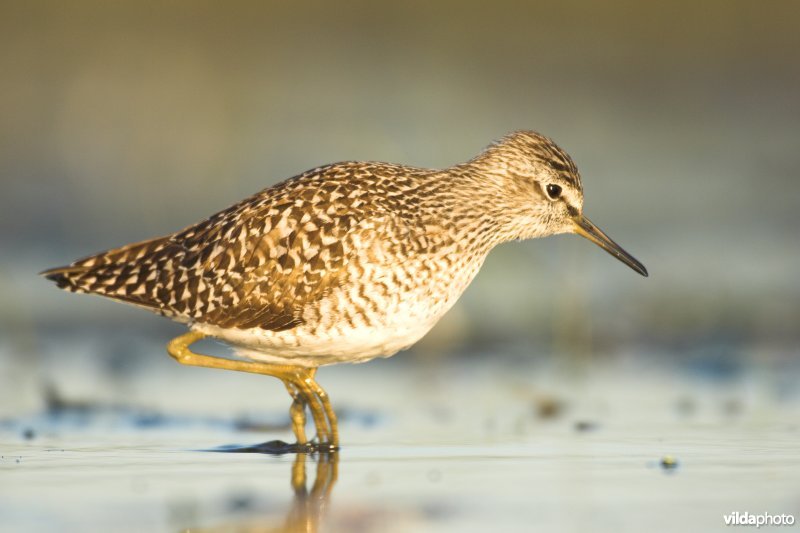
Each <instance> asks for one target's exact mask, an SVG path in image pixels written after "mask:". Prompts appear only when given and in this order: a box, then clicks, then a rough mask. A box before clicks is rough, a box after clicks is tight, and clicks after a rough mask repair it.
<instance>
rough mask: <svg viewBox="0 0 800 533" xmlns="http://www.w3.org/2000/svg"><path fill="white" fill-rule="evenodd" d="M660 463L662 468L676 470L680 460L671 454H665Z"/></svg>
mask: <svg viewBox="0 0 800 533" xmlns="http://www.w3.org/2000/svg"><path fill="white" fill-rule="evenodd" d="M659 464H660V465H661V468H663V469H664V470H675V469H676V468H678V460H677V459H675V458H674V457H672V456H671V455H665V456H664V457H662V458H661V461H660V462H659Z"/></svg>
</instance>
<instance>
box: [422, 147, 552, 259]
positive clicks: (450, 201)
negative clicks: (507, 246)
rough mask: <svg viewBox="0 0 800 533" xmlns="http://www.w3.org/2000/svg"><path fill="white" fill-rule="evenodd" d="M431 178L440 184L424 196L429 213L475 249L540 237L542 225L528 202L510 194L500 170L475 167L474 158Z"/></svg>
mask: <svg viewBox="0 0 800 533" xmlns="http://www.w3.org/2000/svg"><path fill="white" fill-rule="evenodd" d="M433 179H437V180H441V183H440V184H439V185H440V186H439V187H438V188H437V189H438V194H435V195H431V196H430V197H429V198H425V199H423V201H424V202H425V203H426V204H427V205H428V206H429V212H432V213H435V216H436V217H438V218H440V219H441V220H444V221H446V222H447V223H448V224H449V225H450V228H451V231H452V232H453V234H454V236H456V237H457V238H458V240H459V241H460V242H462V243H468V245H469V246H470V247H472V248H473V249H474V251H476V252H483V253H488V252H489V250H491V249H492V248H493V247H494V246H496V245H498V244H500V243H503V242H507V241H512V240H517V239H529V238H534V237H540V236H543V224H541V223H540V222H539V220H538V218H537V217H536V216H535V213H532V212H528V211H526V203H527V202H525V201H524V200H523V199H520V198H516V197H511V196H510V195H509V193H508V188H507V182H506V176H504V175H503V173H502V172H498V171H497V170H493V169H485V168H481V167H478V166H477V165H475V164H474V160H473V161H470V162H468V163H465V164H461V165H456V166H454V167H451V168H448V169H447V170H446V171H444V172H442V173H441V174H438V175H436V176H434V178H433Z"/></svg>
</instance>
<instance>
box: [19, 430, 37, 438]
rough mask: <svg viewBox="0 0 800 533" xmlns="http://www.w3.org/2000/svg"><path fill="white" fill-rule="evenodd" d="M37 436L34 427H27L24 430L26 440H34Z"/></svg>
mask: <svg viewBox="0 0 800 533" xmlns="http://www.w3.org/2000/svg"><path fill="white" fill-rule="evenodd" d="M35 437H36V432H35V431H34V430H33V429H32V428H25V431H23V432H22V438H23V439H25V440H33V439H34V438H35Z"/></svg>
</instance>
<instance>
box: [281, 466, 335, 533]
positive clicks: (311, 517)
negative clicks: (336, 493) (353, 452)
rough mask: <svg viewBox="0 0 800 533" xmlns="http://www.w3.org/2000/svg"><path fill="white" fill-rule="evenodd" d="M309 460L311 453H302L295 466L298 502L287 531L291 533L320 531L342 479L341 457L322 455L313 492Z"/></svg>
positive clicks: (293, 504)
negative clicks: (308, 480) (324, 515)
mask: <svg viewBox="0 0 800 533" xmlns="http://www.w3.org/2000/svg"><path fill="white" fill-rule="evenodd" d="M307 457H308V454H305V453H298V454H297V455H296V456H295V460H294V464H293V465H292V489H293V490H294V500H293V502H292V507H291V509H290V510H289V514H288V515H287V517H286V523H285V525H284V529H283V530H284V531H287V532H289V531H291V532H294V531H306V532H313V531H317V530H318V529H319V522H320V518H321V517H322V515H323V514H324V512H325V509H326V508H327V506H328V500H329V498H330V495H331V492H332V491H333V486H334V484H335V483H336V478H337V476H338V468H339V454H338V453H337V452H331V453H320V454H319V455H318V459H317V475H316V478H315V479H314V484H313V485H312V486H311V490H310V491H309V490H308V486H307V480H306V459H307Z"/></svg>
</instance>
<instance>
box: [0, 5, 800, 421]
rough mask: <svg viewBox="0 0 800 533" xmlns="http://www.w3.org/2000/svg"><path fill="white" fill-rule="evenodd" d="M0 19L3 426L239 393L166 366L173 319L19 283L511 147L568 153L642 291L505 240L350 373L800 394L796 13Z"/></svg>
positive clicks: (215, 12) (83, 8)
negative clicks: (622, 371) (347, 163)
mask: <svg viewBox="0 0 800 533" xmlns="http://www.w3.org/2000/svg"><path fill="white" fill-rule="evenodd" d="M0 11H1V13H2V14H1V16H0V72H2V76H0V124H2V127H1V128H0V301H2V302H3V305H2V306H0V368H2V372H1V373H0V414H2V415H6V416H10V415H13V414H15V413H19V412H33V411H35V410H36V409H38V408H40V407H41V406H43V405H44V403H45V402H46V400H47V398H46V395H43V394H42V391H43V390H49V389H48V387H56V388H58V389H59V390H60V391H62V392H64V391H66V392H65V394H66V393H69V392H70V391H72V393H74V394H76V395H78V396H81V397H92V398H95V397H101V398H103V399H105V400H114V401H117V400H120V399H125V400H131V399H133V401H144V402H152V403H158V402H159V401H160V400H157V399H155V398H159V397H160V396H164V395H167V391H170V390H173V389H172V388H173V387H177V386H179V384H181V383H183V384H184V385H185V386H186V387H187V390H188V388H189V387H190V386H191V383H192V379H194V376H200V375H201V374H202V376H203V379H205V380H207V381H206V383H209V384H210V385H209V386H221V387H223V389H222V390H225V391H227V392H226V393H225V394H231V395H234V391H233V389H235V388H236V387H237V385H236V383H245V381H243V380H246V379H250V378H245V377H242V376H236V377H231V376H226V375H223V374H224V373H210V374H204V373H203V372H205V371H203V370H197V371H196V372H195V371H194V370H193V369H185V368H178V365H175V364H174V363H173V362H172V361H171V360H169V359H168V357H167V356H166V355H165V354H164V353H163V344H164V343H165V342H166V341H167V340H168V339H169V338H170V337H171V336H174V335H177V334H179V333H180V332H181V331H182V327H181V326H179V325H176V324H172V323H170V322H168V321H165V320H163V319H161V318H159V317H156V316H154V315H150V314H149V313H147V312H144V311H141V310H138V309H134V308H130V307H127V306H124V305H120V304H116V303H113V302H110V301H105V300H103V299H101V298H91V297H86V296H76V295H70V294H67V293H64V292H62V291H59V290H57V289H56V288H55V287H54V286H52V285H51V284H50V283H48V282H47V281H46V280H44V279H41V278H39V277H37V275H36V274H37V272H39V271H41V270H43V269H45V268H48V267H52V266H57V265H62V264H67V263H69V262H71V261H72V260H74V259H76V258H78V257H81V256H84V255H88V254H90V253H94V252H97V251H100V250H103V249H107V248H110V247H115V246H118V245H122V244H125V243H128V242H131V241H136V240H142V239H145V238H149V237H152V236H155V235H159V234H165V233H169V232H172V231H175V230H177V229H179V228H182V227H184V226H186V225H188V224H191V223H193V222H196V221H198V220H200V219H202V218H205V217H206V216H208V215H210V214H212V213H214V212H216V211H218V210H220V209H222V208H224V207H226V206H228V205H229V204H231V203H233V202H235V201H236V200H238V199H240V198H243V197H244V196H246V195H249V194H251V193H253V192H255V191H257V190H260V189H261V188H264V187H267V186H269V185H272V184H274V183H276V182H278V181H280V180H283V179H285V178H287V177H290V176H293V175H295V174H297V173H300V172H302V171H304V170H306V169H308V168H311V167H314V166H316V165H320V164H324V163H329V162H333V161H339V160H381V161H390V162H397V163H405V164H410V165H417V166H428V167H446V166H449V165H451V164H454V163H457V162H460V161H464V160H466V159H469V158H470V157H472V156H473V155H475V154H477V153H478V152H479V151H480V150H481V149H482V148H483V147H484V146H486V145H487V144H488V143H489V142H491V141H492V140H494V139H496V138H498V137H500V136H502V135H504V134H505V133H507V132H509V131H512V130H515V129H534V130H537V131H540V132H542V133H544V134H546V135H548V136H550V137H552V138H553V139H555V140H556V142H558V143H559V144H560V145H561V146H562V147H563V148H564V149H565V150H566V151H568V152H569V153H570V154H571V155H572V157H573V158H574V160H575V161H576V163H577V165H578V167H579V169H580V170H581V173H582V176H583V181H584V187H585V196H586V202H585V212H586V214H587V215H588V216H589V217H590V218H591V219H592V220H593V221H594V222H595V223H596V224H597V225H598V226H600V227H601V228H603V229H604V230H605V231H606V232H607V233H608V234H609V235H610V236H611V237H612V238H614V239H615V240H616V241H617V242H619V243H620V244H621V245H622V246H623V247H624V248H626V249H627V250H628V251H629V252H631V253H632V254H633V255H634V256H636V257H637V258H638V259H640V260H641V261H642V262H643V263H644V264H645V265H646V266H647V267H648V269H649V270H650V278H648V279H644V278H641V277H639V276H637V275H636V274H635V273H633V272H632V271H630V270H628V269H627V268H625V267H624V266H623V265H622V264H620V263H618V262H617V261H615V260H614V259H612V258H611V257H609V256H607V255H606V254H604V253H603V252H602V251H601V250H600V249H599V248H597V247H595V246H594V245H592V244H590V243H588V242H586V241H584V240H582V239H580V238H578V237H575V236H559V237H555V238H549V239H544V240H537V241H531V242H525V243H514V244H507V245H503V246H501V247H499V248H498V249H497V250H495V251H494V252H493V254H492V255H491V256H490V257H489V259H488V261H487V262H486V264H485V266H484V268H483V270H482V272H481V274H480V275H479V276H478V277H477V279H476V280H475V282H474V283H473V284H472V286H471V287H470V288H469V290H468V291H467V293H466V294H465V295H464V297H463V298H462V299H461V301H460V302H459V304H458V305H457V306H456V308H454V309H453V311H451V313H450V314H449V315H448V316H447V317H446V318H445V319H444V320H443V321H442V322H441V323H440V324H439V326H437V328H436V329H435V330H434V331H433V332H432V333H431V334H430V335H429V337H427V338H426V339H425V340H424V341H423V342H422V343H420V344H419V345H418V346H417V347H415V348H414V349H413V350H411V353H405V354H400V355H399V356H397V357H395V358H393V359H392V360H391V362H388V361H376V362H375V363H371V364H374V365H377V366H376V367H375V368H376V369H378V370H371V371H370V370H355V368H354V367H353V369H352V370H351V371H352V372H353V374H352V375H353V376H360V375H364V374H359V372H376V373H379V372H380V371H381V369H386V368H389V366H387V365H391V366H390V367H391V368H393V369H409V371H410V372H418V373H420V374H422V373H424V372H426V370H424V369H428V368H431V367H432V366H434V367H435V366H436V365H446V366H447V365H450V366H447V368H450V367H452V366H455V367H456V368H457V367H459V365H462V364H463V365H467V366H469V365H472V364H477V363H474V362H475V361H479V360H482V361H489V362H488V363H485V364H488V365H490V366H491V367H492V368H495V369H500V370H498V371H500V372H502V371H511V372H513V371H514V369H515V368H517V365H519V364H520V362H521V361H534V362H535V361H550V360H552V361H555V362H554V363H553V364H555V365H557V366H560V367H563V368H565V369H567V370H565V371H566V372H567V373H568V374H569V373H572V374H574V373H579V374H580V373H581V372H582V371H583V370H582V369H587V368H593V367H602V366H604V365H606V364H613V363H614V361H616V360H619V359H624V360H627V361H635V362H636V364H637V365H642V366H650V367H653V366H655V367H658V368H662V367H665V366H666V367H670V368H673V369H675V372H677V375H678V376H679V379H678V380H677V381H678V382H680V381H682V380H684V379H688V380H706V381H702V383H707V382H708V383H718V382H719V381H720V380H722V381H725V382H727V383H731V382H733V383H740V382H743V381H747V380H748V379H749V378H750V377H752V376H757V379H758V380H760V381H759V383H761V385H763V388H759V389H758V390H759V391H762V392H764V394H767V395H768V396H770V397H771V398H772V399H774V400H775V401H785V400H787V399H788V400H792V401H794V400H797V399H798V397H799V396H800V395H799V394H798V390H797V386H796V384H797V376H798V375H800V374H798V373H799V372H800V363H798V357H797V356H798V351H799V350H798V346H800V344H799V341H800V328H798V324H800V277H799V273H800V245H799V244H800V243H799V242H798V230H799V229H800V98H798V90H799V89H800V56H799V55H798V51H800V32H798V31H797V26H798V22H800V4H799V3H797V2H791V1H779V0H775V1H772V0H770V1H765V2H751V1H744V0H741V1H740V0H709V1H704V2H695V1H688V0H679V1H673V2H667V3H641V2H632V1H620V0H615V1H610V2H589V1H578V0H566V1H564V0H558V1H555V0H553V1H536V2H464V1H461V2H422V1H418V2H417V1H412V2H391V3H390V2H344V3H339V2H335V3H334V2H318V3H312V2H224V3H223V2H204V1H197V2H182V1H170V2H113V3H109V2H88V1H77V2H36V1H34V2H4V3H3V5H2V7H1V8H0ZM482 364H483V363H482ZM381 365H384V366H381ZM421 369H422V370H421ZM347 371H348V370H343V371H339V370H336V371H333V370H332V372H341V373H338V374H335V376H336V378H335V379H333V383H334V386H333V387H332V388H334V389H336V388H337V387H338V388H339V391H342V390H343V389H346V388H347V386H346V383H348V381H347V380H348V379H349V378H347V377H346V376H347ZM384 371H385V370H384ZM211 374H215V375H214V376H211ZM321 375H324V374H321ZM164 376H167V377H164ZM184 376H188V377H184ZM81 378H82V379H81ZM107 379H110V380H111V381H107ZM159 379H160V381H159ZM254 379H255V378H254ZM336 379H339V380H340V381H336ZM131 380H134V383H136V384H135V385H131ZM136 380H138V381H136ZM322 382H323V384H324V382H325V378H324V377H323V378H322ZM148 383H154V385H147V384H148ZM246 383H247V384H248V385H249V384H250V383H253V384H255V383H256V381H252V382H251V381H246ZM258 383H259V385H258V387H262V388H263V390H265V391H271V392H272V393H271V394H269V395H268V394H266V392H265V398H264V402H263V403H262V404H261V405H262V406H263V405H268V406H270V407H271V408H272V407H274V408H275V409H276V412H280V413H282V410H283V409H284V407H286V406H288V403H287V402H286V398H284V397H283V396H281V393H279V392H278V391H279V390H280V384H279V383H277V381H276V382H275V384H274V385H273V384H269V386H267V385H265V384H264V381H263V380H261V381H258ZM109 384H110V385H111V386H110V387H109V386H107V385H109ZM337 384H338V385H337ZM609 386H610V387H612V388H613V387H614V386H624V383H622V382H620V383H616V384H615V382H613V380H612V381H611V384H610V385H609ZM268 387H273V388H272V389H269V388H268ZM256 389H257V387H256V385H253V386H252V388H251V389H247V390H256ZM745 390H750V389H748V388H747V387H746V386H745ZM331 392H332V395H333V397H334V400H336V392H337V391H336V390H333V391H331ZM340 394H343V393H342V392H340ZM344 394H346V392H344ZM270 396H271V397H274V398H271V397H270ZM353 398H354V401H356V402H359V401H360V402H362V404H369V402H370V401H371V400H369V399H367V398H358V396H355V395H354V396H353ZM216 399H217V400H218V398H216ZM744 401H745V403H746V399H745V400H744ZM169 402H171V403H170V405H172V406H174V407H176V408H177V409H193V408H198V407H197V406H198V405H202V406H204V407H203V408H205V407H210V406H211V407H213V406H212V403H213V402H212V400H211V399H206V400H205V403H203V399H199V400H198V399H197V398H191V397H187V396H184V395H179V397H172V398H171V399H170V400H169ZM198 402H199V403H198ZM164 403H166V400H165V401H164ZM222 403H223V405H221V406H217V408H218V410H219V411H220V412H222V413H229V412H230V411H231V405H230V403H227V404H226V402H222ZM284 404H286V405H284ZM213 405H216V403H214V404H213ZM241 405H246V403H245V402H244V401H243V402H242V403H241Z"/></svg>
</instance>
